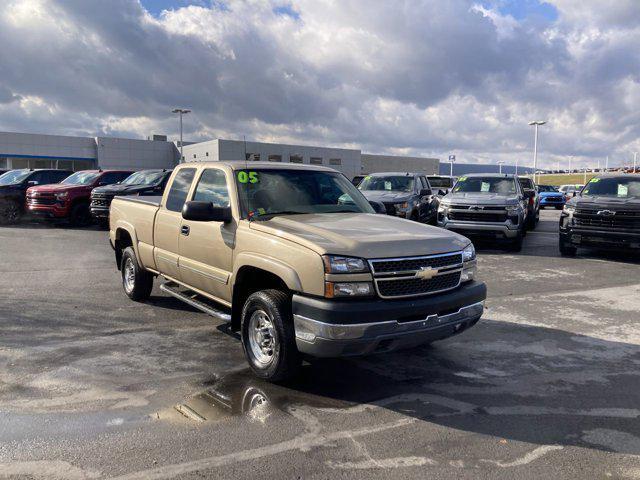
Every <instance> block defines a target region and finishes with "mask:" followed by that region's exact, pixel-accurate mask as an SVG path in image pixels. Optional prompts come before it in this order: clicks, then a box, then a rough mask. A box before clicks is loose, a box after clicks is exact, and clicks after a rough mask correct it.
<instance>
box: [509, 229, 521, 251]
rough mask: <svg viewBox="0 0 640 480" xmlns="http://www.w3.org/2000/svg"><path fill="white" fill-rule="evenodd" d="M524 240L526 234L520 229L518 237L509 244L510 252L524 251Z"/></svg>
mask: <svg viewBox="0 0 640 480" xmlns="http://www.w3.org/2000/svg"><path fill="white" fill-rule="evenodd" d="M523 242H524V234H523V232H522V231H519V232H518V235H517V236H516V238H514V239H513V240H511V243H510V244H509V251H510V252H520V251H522V243H523Z"/></svg>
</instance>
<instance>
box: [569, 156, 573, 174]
mask: <svg viewBox="0 0 640 480" xmlns="http://www.w3.org/2000/svg"><path fill="white" fill-rule="evenodd" d="M572 162H573V155H571V156H570V157H569V173H571V171H572V170H571V163H572Z"/></svg>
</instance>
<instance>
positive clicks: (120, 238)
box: [114, 228, 133, 270]
mask: <svg viewBox="0 0 640 480" xmlns="http://www.w3.org/2000/svg"><path fill="white" fill-rule="evenodd" d="M127 247H133V240H131V235H129V232H127V231H126V230H125V229H123V228H119V229H118V230H116V244H115V245H114V248H115V251H116V266H117V267H118V270H120V264H121V263H122V252H124V249H125V248H127Z"/></svg>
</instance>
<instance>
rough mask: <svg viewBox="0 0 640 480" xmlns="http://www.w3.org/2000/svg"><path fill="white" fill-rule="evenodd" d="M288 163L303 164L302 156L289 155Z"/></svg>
mask: <svg viewBox="0 0 640 480" xmlns="http://www.w3.org/2000/svg"><path fill="white" fill-rule="evenodd" d="M289 162H291V163H303V162H302V155H289Z"/></svg>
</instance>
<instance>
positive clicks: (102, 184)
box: [98, 182, 108, 187]
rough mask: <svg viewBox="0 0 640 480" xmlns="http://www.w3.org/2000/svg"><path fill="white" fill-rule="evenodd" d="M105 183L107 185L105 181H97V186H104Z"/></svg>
mask: <svg viewBox="0 0 640 480" xmlns="http://www.w3.org/2000/svg"><path fill="white" fill-rule="evenodd" d="M105 185H108V183H107V182H98V186H99V187H104V186H105Z"/></svg>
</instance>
